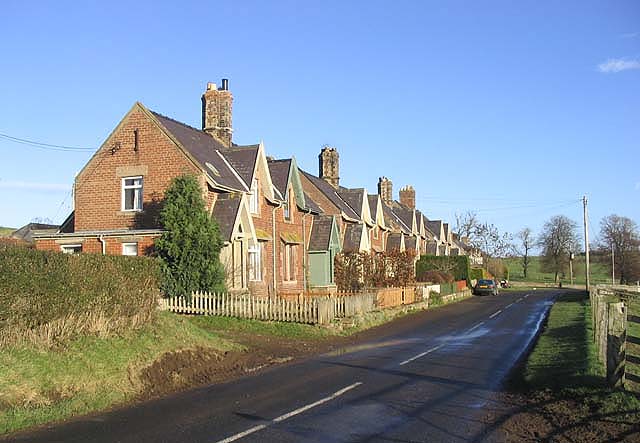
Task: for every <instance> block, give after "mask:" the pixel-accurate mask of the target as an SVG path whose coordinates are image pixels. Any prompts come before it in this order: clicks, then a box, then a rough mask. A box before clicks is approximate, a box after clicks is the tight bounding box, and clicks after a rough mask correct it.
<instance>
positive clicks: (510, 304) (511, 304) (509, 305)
mask: <svg viewBox="0 0 640 443" xmlns="http://www.w3.org/2000/svg"><path fill="white" fill-rule="evenodd" d="M511 306H513V303H509V304H508V305H507V306H505V307H504V308H505V309H507V308H510V307H511Z"/></svg>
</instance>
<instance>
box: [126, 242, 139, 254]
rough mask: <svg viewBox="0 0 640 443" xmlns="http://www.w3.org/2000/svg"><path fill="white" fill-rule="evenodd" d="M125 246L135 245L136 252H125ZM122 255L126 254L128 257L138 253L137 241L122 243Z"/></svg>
mask: <svg viewBox="0 0 640 443" xmlns="http://www.w3.org/2000/svg"><path fill="white" fill-rule="evenodd" d="M127 246H135V248H136V253H135V254H127V253H126V248H127ZM122 255H127V256H130V257H135V256H137V255H138V242H127V243H122Z"/></svg>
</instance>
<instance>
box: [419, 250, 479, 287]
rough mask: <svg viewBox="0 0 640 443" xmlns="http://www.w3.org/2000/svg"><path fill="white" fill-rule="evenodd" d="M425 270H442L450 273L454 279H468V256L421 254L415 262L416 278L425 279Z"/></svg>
mask: <svg viewBox="0 0 640 443" xmlns="http://www.w3.org/2000/svg"><path fill="white" fill-rule="evenodd" d="M427 271H443V272H446V273H449V274H452V275H453V278H454V280H469V279H470V278H469V271H470V264H469V257H468V256H466V255H452V256H436V255H422V256H420V260H418V262H417V263H416V279H417V280H418V281H426V280H423V278H424V276H425V273H426V272H427Z"/></svg>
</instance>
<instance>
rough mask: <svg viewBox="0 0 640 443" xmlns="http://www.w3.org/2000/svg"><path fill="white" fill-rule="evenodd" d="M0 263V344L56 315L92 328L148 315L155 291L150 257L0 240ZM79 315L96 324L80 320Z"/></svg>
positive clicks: (143, 319)
mask: <svg viewBox="0 0 640 443" xmlns="http://www.w3.org/2000/svg"><path fill="white" fill-rule="evenodd" d="M0 269H1V270H2V271H1V272H0V294H1V295H2V296H1V297H0V338H1V339H2V340H0V345H1V344H2V343H7V337H8V335H10V334H13V335H15V334H16V333H18V335H19V332H20V331H35V330H37V329H38V328H41V327H43V326H45V325H51V324H52V322H56V321H58V323H60V322H61V321H62V322H66V327H65V329H70V328H71V327H72V326H71V325H75V326H74V327H75V328H78V327H80V326H82V327H81V328H80V329H82V328H83V327H84V326H87V327H86V328H85V329H84V330H91V331H94V332H97V333H102V332H104V330H109V331H110V332H113V331H114V329H117V328H126V327H127V325H129V326H131V325H140V324H142V323H144V322H146V321H150V320H151V318H152V317H153V314H154V312H155V309H156V304H157V298H158V296H159V290H158V278H157V276H158V262H157V260H156V259H151V258H145V257H122V256H102V255H95V254H78V255H69V254H62V253H59V252H49V251H37V250H33V249H26V248H21V247H15V246H8V245H0ZM85 318H91V319H92V320H91V321H92V322H93V323H97V322H100V323H101V324H102V326H100V325H95V324H93V325H83V323H82V322H83V320H82V319H85ZM129 320H131V321H129ZM114 321H115V322H114ZM109 322H111V326H108V323H109ZM85 323H86V322H85ZM56 324H57V323H56ZM57 327H58V328H61V327H62V326H60V325H58V326H57ZM87 328H88V329H87ZM72 332H73V331H64V334H66V335H67V336H69V335H73V334H72ZM77 332H78V333H82V331H77ZM47 333H48V334H49V335H51V334H52V332H51V331H48V332H47ZM60 334H62V333H60Z"/></svg>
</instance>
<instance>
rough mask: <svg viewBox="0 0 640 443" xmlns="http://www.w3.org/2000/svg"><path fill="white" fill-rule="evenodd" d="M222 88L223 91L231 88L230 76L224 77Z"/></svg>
mask: <svg viewBox="0 0 640 443" xmlns="http://www.w3.org/2000/svg"><path fill="white" fill-rule="evenodd" d="M222 90H223V91H228V90H229V79H228V78H223V79H222Z"/></svg>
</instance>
